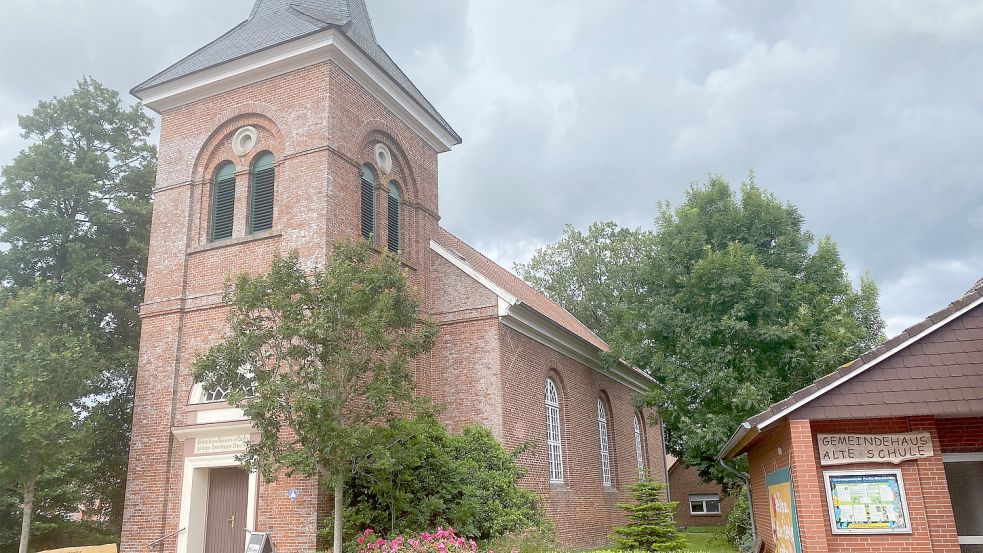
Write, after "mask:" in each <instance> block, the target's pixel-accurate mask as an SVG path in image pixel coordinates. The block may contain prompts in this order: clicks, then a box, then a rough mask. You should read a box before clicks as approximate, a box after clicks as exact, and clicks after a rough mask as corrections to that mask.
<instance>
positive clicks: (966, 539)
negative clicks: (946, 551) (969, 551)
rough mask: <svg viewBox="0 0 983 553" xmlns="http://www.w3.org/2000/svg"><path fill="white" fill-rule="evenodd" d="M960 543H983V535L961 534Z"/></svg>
mask: <svg viewBox="0 0 983 553" xmlns="http://www.w3.org/2000/svg"><path fill="white" fill-rule="evenodd" d="M959 545H983V536H959Z"/></svg>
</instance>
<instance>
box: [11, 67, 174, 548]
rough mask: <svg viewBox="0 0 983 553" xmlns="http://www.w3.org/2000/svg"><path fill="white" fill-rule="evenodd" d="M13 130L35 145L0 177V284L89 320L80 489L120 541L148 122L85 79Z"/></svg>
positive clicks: (145, 224)
mask: <svg viewBox="0 0 983 553" xmlns="http://www.w3.org/2000/svg"><path fill="white" fill-rule="evenodd" d="M19 123H20V126H21V129H22V135H23V137H24V138H25V139H26V140H28V141H29V142H30V144H29V146H28V147H27V148H26V149H25V150H23V151H22V152H21V153H20V154H18V155H17V157H16V158H15V159H14V160H13V162H12V163H11V164H10V165H8V166H6V167H4V168H3V171H2V177H3V178H2V182H0V244H2V246H3V247H0V283H2V285H3V286H7V287H12V288H23V287H31V286H34V284H35V282H36V281H38V280H40V281H43V282H48V283H51V284H52V285H53V286H54V287H55V289H57V290H58V291H61V292H64V293H67V294H69V295H72V296H74V297H77V298H79V299H80V300H81V301H83V302H84V304H85V307H86V309H87V310H88V312H89V315H90V316H89V317H88V318H87V320H86V321H85V323H86V324H87V325H88V326H87V327H86V330H87V331H89V332H90V334H91V336H92V339H93V340H94V342H95V347H96V348H97V349H98V350H99V352H100V360H101V361H100V363H101V369H100V375H101V376H100V378H99V381H98V383H97V384H98V395H97V396H95V397H96V398H97V399H96V400H95V405H93V406H92V408H91V409H90V410H89V411H88V413H87V420H86V423H85V424H86V425H88V426H89V427H90V431H91V434H92V440H91V444H92V447H91V450H90V453H91V455H90V458H91V459H94V460H95V462H94V463H91V464H90V468H91V469H92V474H89V475H88V476H87V477H84V478H80V479H79V481H78V482H77V483H76V487H81V488H84V490H85V493H84V499H85V502H86V503H88V506H89V508H95V507H96V506H98V508H99V509H100V511H101V514H102V515H104V516H106V517H107V518H108V520H109V523H110V524H109V525H110V527H111V528H112V529H113V531H115V532H119V527H120V523H121V521H122V509H123V493H124V489H125V479H126V461H127V454H128V449H129V435H130V422H131V418H132V415H131V414H132V401H133V376H134V374H135V368H136V360H137V349H138V347H139V343H138V342H139V336H140V321H139V317H138V306H139V304H140V301H142V299H143V288H144V280H145V270H146V265H147V244H148V242H149V232H150V211H151V208H150V194H151V189H152V185H153V181H154V176H155V172H156V149H155V147H154V146H153V145H151V144H149V143H148V142H147V139H148V137H149V136H150V132H151V130H152V128H153V120H152V119H151V118H150V117H149V116H147V115H146V114H145V113H144V112H143V110H142V109H141V108H140V107H139V106H130V107H127V106H125V105H124V104H123V102H122V100H121V98H120V96H119V94H118V93H117V92H116V91H114V90H111V89H108V88H106V87H104V86H103V85H101V84H100V83H99V82H97V81H95V80H94V79H91V78H84V79H82V80H81V81H79V82H78V84H77V86H76V87H75V89H74V90H73V91H72V94H71V95H69V96H66V97H62V98H54V99H52V100H48V101H41V102H39V103H38V105H37V106H36V107H35V108H34V110H33V111H32V112H31V114H30V115H24V116H21V117H19Z"/></svg>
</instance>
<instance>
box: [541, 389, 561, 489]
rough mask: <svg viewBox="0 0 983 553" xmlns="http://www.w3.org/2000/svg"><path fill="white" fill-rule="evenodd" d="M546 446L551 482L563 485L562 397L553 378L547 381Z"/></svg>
mask: <svg viewBox="0 0 983 553" xmlns="http://www.w3.org/2000/svg"><path fill="white" fill-rule="evenodd" d="M545 399H546V446H547V448H548V449H549V451H548V453H549V463H550V482H553V483H555V484H562V483H563V445H562V444H561V442H560V396H559V394H558V393H557V390H556V383H555V382H553V379H552V378H547V379H546V398H545Z"/></svg>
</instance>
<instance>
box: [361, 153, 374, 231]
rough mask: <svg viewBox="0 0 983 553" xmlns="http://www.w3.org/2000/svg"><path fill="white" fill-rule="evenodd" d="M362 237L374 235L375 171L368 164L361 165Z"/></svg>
mask: <svg viewBox="0 0 983 553" xmlns="http://www.w3.org/2000/svg"><path fill="white" fill-rule="evenodd" d="M361 204H362V205H361V215H362V225H361V226H362V237H364V238H369V239H371V238H372V237H373V236H374V235H375V171H373V170H372V167H371V166H369V165H363V166H362V201H361Z"/></svg>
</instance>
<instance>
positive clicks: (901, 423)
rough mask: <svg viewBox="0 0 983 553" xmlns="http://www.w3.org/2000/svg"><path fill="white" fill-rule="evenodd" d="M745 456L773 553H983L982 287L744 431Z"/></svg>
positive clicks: (731, 446)
mask: <svg viewBox="0 0 983 553" xmlns="http://www.w3.org/2000/svg"><path fill="white" fill-rule="evenodd" d="M742 454H747V459H748V466H749V472H750V481H751V495H752V501H753V503H752V510H753V514H754V521H755V525H756V527H757V533H758V535H759V536H760V537H761V539H762V540H763V542H764V546H765V550H766V551H790V552H792V551H798V552H801V553H826V552H830V553H832V552H841V551H842V552H846V551H850V552H857V551H860V552H866V551H877V552H887V551H892V552H893V551H904V552H926V553H927V552H936V553H942V552H945V553H959V552H960V551H961V552H962V553H979V552H980V551H983V280H981V281H980V282H979V283H977V285H976V286H975V287H974V288H973V289H971V290H970V291H969V292H968V293H967V294H966V295H964V296H963V297H961V298H959V299H958V300H956V301H955V302H953V303H952V304H950V305H949V306H948V307H946V308H945V309H942V310H941V311H938V312H937V313H934V314H933V315H931V316H929V317H928V318H927V319H925V320H924V321H922V322H920V323H918V324H916V325H914V326H912V327H910V328H908V329H907V330H905V331H904V332H902V333H901V334H900V335H898V336H896V337H894V338H892V339H891V340H888V341H887V342H885V343H884V344H882V345H881V346H879V347H878V348H876V349H874V350H872V351H870V352H868V353H866V354H864V355H863V356H861V357H860V358H859V359H857V360H855V361H853V362H851V363H848V364H846V365H844V366H842V367H840V368H838V369H837V370H836V371H834V372H833V373H832V374H830V375H828V376H825V377H823V378H821V379H819V380H817V381H816V382H815V383H813V384H812V385H810V386H808V387H806V388H804V389H802V390H800V391H798V392H796V393H795V394H793V395H792V396H791V397H789V398H788V399H786V400H784V401H781V402H778V403H776V404H775V405H773V406H771V407H770V408H769V409H767V410H766V411H764V412H762V413H760V414H758V415H755V416H754V417H751V418H750V419H748V420H747V421H745V423H744V424H743V425H742V426H741V427H740V428H739V429H738V430H737V432H736V433H735V434H734V435H733V437H732V438H731V440H730V441H729V442H728V444H727V445H726V446H725V447H724V449H723V450H722V451H721V453H720V457H721V458H722V459H731V458H734V457H737V456H739V455H742Z"/></svg>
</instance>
